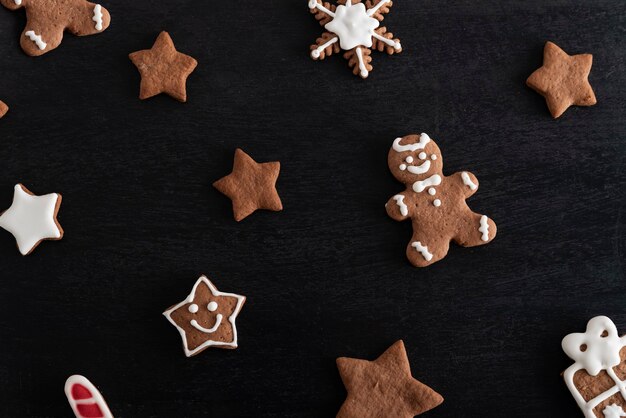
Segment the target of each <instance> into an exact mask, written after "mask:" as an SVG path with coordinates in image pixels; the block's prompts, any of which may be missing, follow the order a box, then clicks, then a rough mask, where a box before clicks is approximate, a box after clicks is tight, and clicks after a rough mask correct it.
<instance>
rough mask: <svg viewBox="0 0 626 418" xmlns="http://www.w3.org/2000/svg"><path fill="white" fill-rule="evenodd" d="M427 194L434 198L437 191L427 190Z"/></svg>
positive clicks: (433, 189)
mask: <svg viewBox="0 0 626 418" xmlns="http://www.w3.org/2000/svg"><path fill="white" fill-rule="evenodd" d="M428 194H429V195H431V196H434V195H436V194H437V190H435V188H434V187H431V188H430V189H428Z"/></svg>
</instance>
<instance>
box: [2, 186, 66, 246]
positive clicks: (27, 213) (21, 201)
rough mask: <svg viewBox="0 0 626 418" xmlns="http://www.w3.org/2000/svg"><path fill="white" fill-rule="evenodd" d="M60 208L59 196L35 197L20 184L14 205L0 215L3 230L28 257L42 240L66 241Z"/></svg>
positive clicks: (16, 190)
mask: <svg viewBox="0 0 626 418" xmlns="http://www.w3.org/2000/svg"><path fill="white" fill-rule="evenodd" d="M60 206H61V195H60V194H58V193H51V194H47V195H44V196H36V195H34V194H33V193H31V192H30V191H29V190H28V189H27V188H26V187H24V186H23V185H21V184H17V185H16V186H15V192H14V195H13V204H12V205H11V207H10V208H9V209H7V210H6V211H4V212H3V213H2V215H0V227H2V228H4V229H6V230H7V231H9V232H10V233H11V234H13V236H14V237H15V240H16V241H17V247H18V249H19V250H20V253H22V255H28V254H30V253H31V252H32V251H33V250H34V249H35V247H37V246H38V245H39V244H40V243H41V241H43V240H60V239H61V238H63V229H62V228H61V225H59V222H58V221H57V214H58V212H59V207H60Z"/></svg>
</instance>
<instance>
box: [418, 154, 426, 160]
mask: <svg viewBox="0 0 626 418" xmlns="http://www.w3.org/2000/svg"><path fill="white" fill-rule="evenodd" d="M418 157H419V158H420V160H425V159H426V153H425V152H420V154H419V155H418Z"/></svg>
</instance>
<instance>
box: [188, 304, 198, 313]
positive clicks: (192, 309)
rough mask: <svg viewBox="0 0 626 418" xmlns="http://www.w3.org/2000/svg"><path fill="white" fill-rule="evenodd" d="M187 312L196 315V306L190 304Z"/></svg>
mask: <svg viewBox="0 0 626 418" xmlns="http://www.w3.org/2000/svg"><path fill="white" fill-rule="evenodd" d="M187 309H189V312H191V313H196V312H198V305H196V304H195V303H192V304H191V305H189V308H187Z"/></svg>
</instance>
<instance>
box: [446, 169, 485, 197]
mask: <svg viewBox="0 0 626 418" xmlns="http://www.w3.org/2000/svg"><path fill="white" fill-rule="evenodd" d="M448 179H450V180H452V181H453V182H454V184H457V185H458V186H459V187H460V188H461V190H463V194H464V195H465V198H466V199H467V198H468V197H470V196H472V195H473V194H474V193H476V191H477V190H478V186H479V183H478V179H477V178H476V176H475V175H473V174H472V173H470V172H469V171H461V172H460V173H454V174H453V175H451V176H450V177H448Z"/></svg>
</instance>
